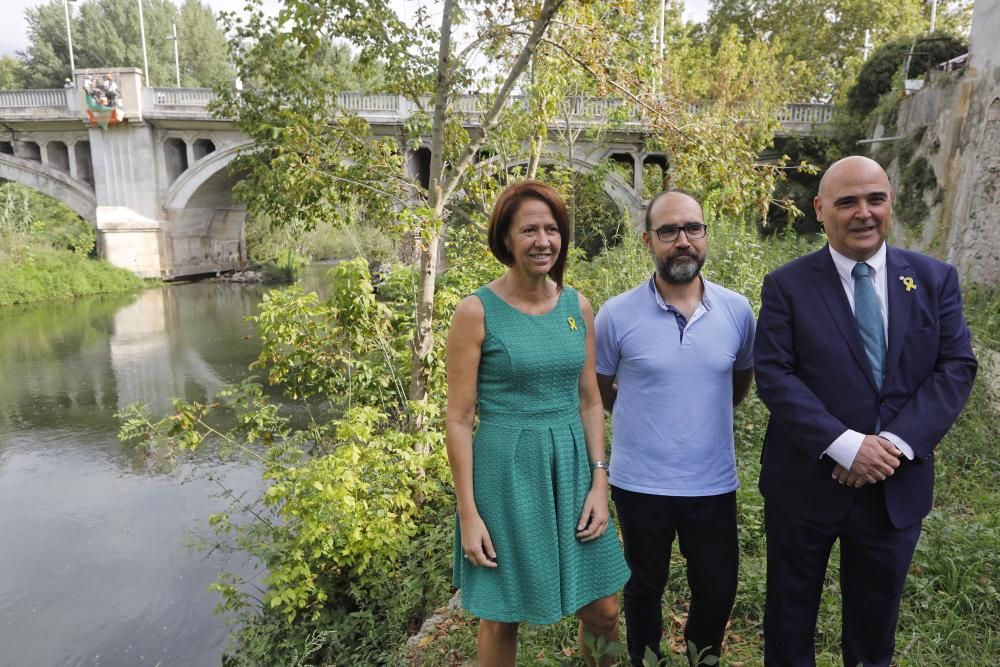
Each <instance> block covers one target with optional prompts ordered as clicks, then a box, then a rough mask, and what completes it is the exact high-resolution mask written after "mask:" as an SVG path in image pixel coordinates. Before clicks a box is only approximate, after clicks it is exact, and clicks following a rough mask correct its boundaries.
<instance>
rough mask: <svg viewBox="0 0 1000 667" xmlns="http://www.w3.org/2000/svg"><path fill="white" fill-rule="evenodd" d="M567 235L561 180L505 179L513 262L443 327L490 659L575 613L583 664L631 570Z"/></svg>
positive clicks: (460, 556)
mask: <svg viewBox="0 0 1000 667" xmlns="http://www.w3.org/2000/svg"><path fill="white" fill-rule="evenodd" d="M568 235H569V216H568V213H567V211H566V206H565V204H563V202H562V200H561V199H560V197H559V195H558V194H557V193H556V192H555V190H553V189H552V188H551V187H550V186H548V185H546V184H544V183H541V182H539V181H522V182H519V183H516V184H514V185H511V186H510V187H508V188H507V189H506V190H505V191H504V192H503V193H502V194H501V195H500V197H499V199H498V200H497V202H496V205H495V206H494V207H493V212H492V214H491V216H490V226H489V246H490V250H491V251H492V252H493V254H494V255H495V256H496V257H497V259H499V260H500V261H501V262H503V263H504V264H505V265H506V266H507V267H508V268H507V271H506V272H505V273H504V275H503V276H501V277H500V278H498V279H497V280H494V281H493V282H491V283H489V284H488V285H485V286H483V287H481V288H479V289H478V290H476V292H475V293H474V294H473V295H471V296H468V297H466V298H465V299H463V300H462V302H461V303H460V304H459V305H458V308H457V309H456V310H455V316H454V319H453V320H452V325H451V331H450V333H449V334H448V414H447V418H446V429H447V447H448V459H449V461H450V464H451V470H452V475H453V476H454V480H455V494H456V500H457V505H458V518H457V522H456V524H457V525H456V530H455V557H454V584H455V586H456V587H458V588H460V589H461V591H462V604H463V606H464V607H465V608H466V609H467V610H468V611H469V612H470V613H472V614H473V615H475V616H478V617H479V618H480V619H481V620H480V625H479V636H478V639H477V646H478V652H479V661H480V664H481V665H483V667H492V666H493V665H513V664H514V659H515V656H516V654H517V629H518V624H519V623H521V622H526V623H536V624H544V623H554V622H556V621H558V620H559V619H561V618H563V617H564V616H568V615H569V614H573V613H575V614H576V615H577V616H578V618H579V620H580V630H579V632H580V637H581V648H582V649H583V653H584V657H585V658H586V660H587V662H588V664H594V661H593V659H592V658H591V656H590V654H589V650H588V648H587V646H586V645H585V644H584V643H583V641H582V638H583V633H584V631H587V632H589V633H590V634H592V635H595V636H598V637H604V638H605V639H606V640H608V641H610V640H613V639H616V638H617V636H618V601H617V597H616V592H617V591H618V590H619V589H621V587H622V586H623V585H624V584H625V582H626V581H627V580H628V577H629V570H628V566H627V565H626V564H625V559H624V557H623V555H622V551H621V545H620V544H619V542H618V535H617V533H616V531H615V530H614V529H613V526H611V523H610V518H609V514H608V477H607V464H606V463H605V456H604V410H603V407H602V405H601V397H600V393H599V392H598V388H597V377H596V375H595V371H594V346H595V343H594V326H593V321H594V313H593V309H592V308H591V306H590V303H589V302H588V301H587V299H585V298H584V297H583V296H581V295H580V294H578V293H577V292H576V290H574V289H572V288H570V287H565V286H564V285H563V283H562V278H563V271H564V269H565V266H566V254H567V247H566V243H565V242H564V241H565V239H568ZM477 413H478V417H479V424H478V426H476V425H475V421H476V416H477ZM602 664H610V663H609V662H608V660H607V659H605V660H604V661H602Z"/></svg>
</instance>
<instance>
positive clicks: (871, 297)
mask: <svg viewBox="0 0 1000 667" xmlns="http://www.w3.org/2000/svg"><path fill="white" fill-rule="evenodd" d="M851 275H852V276H854V319H855V320H857V322H858V331H859V332H860V333H861V340H862V341H863V342H864V344H865V352H866V353H867V354H868V361H869V362H870V363H871V366H872V373H873V374H874V376H875V386H876V387H877V388H879V389H881V388H882V379H883V378H884V377H885V328H884V327H883V325H882V306H881V305H880V304H879V302H878V295H877V294H875V285H874V283H873V282H872V276H871V267H870V266H868V265H867V264H865V263H864V262H858V263H857V264H855V265H854V270H853V271H851Z"/></svg>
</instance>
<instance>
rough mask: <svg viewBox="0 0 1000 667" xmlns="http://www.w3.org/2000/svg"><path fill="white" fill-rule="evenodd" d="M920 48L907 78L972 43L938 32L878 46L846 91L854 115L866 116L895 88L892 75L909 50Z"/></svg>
mask: <svg viewBox="0 0 1000 667" xmlns="http://www.w3.org/2000/svg"><path fill="white" fill-rule="evenodd" d="M911 49H912V51H914V52H919V53H917V54H915V55H914V56H913V59H912V60H911V63H910V71H909V72H908V73H907V76H908V78H911V79H912V78H917V77H919V76H922V75H923V74H924V72H926V71H928V70H930V69H931V68H932V67H934V65H936V64H938V63H941V62H944V61H946V60H950V59H952V58H954V57H955V56H959V55H962V54H963V53H965V52H967V51H968V50H969V46H968V44H967V43H966V42H964V41H963V40H960V39H959V38H957V37H954V36H952V35H948V34H945V33H941V32H935V33H932V34H930V35H925V36H921V37H916V38H914V37H904V38H901V39H896V40H893V41H891V42H886V43H885V44H883V45H882V46H880V47H879V48H877V49H875V51H874V52H873V53H872V56H871V57H870V58H869V59H868V60H867V61H866V62H865V64H864V65H863V66H862V67H861V71H860V72H858V80H857V81H856V82H855V84H854V85H853V86H852V87H851V89H850V90H849V91H848V92H847V108H848V109H849V111H850V112H851V113H852V115H853V116H854V117H855V118H864V117H866V116H867V115H868V114H870V113H871V112H872V111H873V110H874V109H875V107H876V105H877V104H878V100H879V98H880V97H881V96H882V95H884V94H886V93H887V92H889V91H890V90H891V89H892V82H893V77H894V76H895V75H896V73H897V72H899V71H900V70H901V68H902V67H903V62H904V60H905V59H906V54H907V53H909V52H910V51H911Z"/></svg>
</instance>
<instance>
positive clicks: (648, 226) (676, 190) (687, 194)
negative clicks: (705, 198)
mask: <svg viewBox="0 0 1000 667" xmlns="http://www.w3.org/2000/svg"><path fill="white" fill-rule="evenodd" d="M672 193H677V194H679V195H684V196H685V197H688V198H689V199H691V200H692V201H693V202H694V203H695V204H697V205H698V208H700V209H703V211H704V207H703V206H702V205H701V201H700V200H699V199H698V198H697V197H695V196H694V195H693V194H691V193H690V192H688V191H687V190H681V189H680V188H674V189H673V190H664V191H663V192H661V193H660V194H658V195H656V196H655V197H653V198H652V199H651V200H650V201H649V205H648V206H647V207H646V231H649V230H650V229H651V228H652V224H653V221H652V220H650V219H649V212H650V211H652V210H653V204H655V203H656V202H657V201H658V200H659V199H660V197H663V196H665V195H669V194H672Z"/></svg>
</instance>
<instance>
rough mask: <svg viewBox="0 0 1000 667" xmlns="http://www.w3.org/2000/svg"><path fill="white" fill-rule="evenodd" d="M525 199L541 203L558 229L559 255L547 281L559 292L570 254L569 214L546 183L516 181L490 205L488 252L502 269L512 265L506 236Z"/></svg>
mask: <svg viewBox="0 0 1000 667" xmlns="http://www.w3.org/2000/svg"><path fill="white" fill-rule="evenodd" d="M528 199H536V200H538V201H540V202H543V203H544V204H545V205H546V206H548V207H549V211H551V212H552V217H553V218H555V221H556V226H557V227H558V228H559V236H560V237H561V239H562V243H560V244H559V255H558V256H557V257H556V261H555V264H553V265H552V268H551V269H550V270H549V277H550V278H552V280H554V281H555V283H556V285H558V286H559V288H560V289H562V286H563V273H564V272H565V271H566V255H567V254H568V252H569V211H568V210H567V209H566V204H565V203H564V202H563V200H562V197H560V196H559V193H558V192H556V190H555V188H553V187H552V186H551V185H548V184H547V183H543V182H542V181H539V180H535V179H528V180H524V181H518V182H517V183H512V184H511V185H508V186H507V188H506V189H504V191H503V192H501V193H500V196H499V197H497V201H496V203H495V204H493V211H492V212H491V213H490V226H489V229H488V230H487V232H486V236H487V239H488V242H489V246H490V252H492V253H493V256H494V257H496V258H497V259H498V260H500V262H501V263H502V264H504V265H505V266H512V265H513V264H514V255H513V254H511V252H510V249H509V248H508V247H507V234H508V233H509V232H510V226H511V225H512V224H513V223H514V216H515V215H516V214H517V212H518V210H519V209H520V208H521V204H523V203H524V202H525V201H526V200H528Z"/></svg>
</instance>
